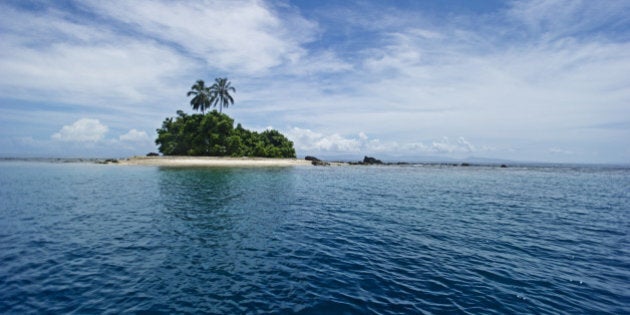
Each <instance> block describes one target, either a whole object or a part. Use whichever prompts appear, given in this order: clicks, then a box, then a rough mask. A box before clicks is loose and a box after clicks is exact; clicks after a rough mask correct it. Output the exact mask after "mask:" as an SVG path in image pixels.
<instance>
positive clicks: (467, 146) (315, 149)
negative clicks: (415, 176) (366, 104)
mask: <svg viewBox="0 0 630 315" xmlns="http://www.w3.org/2000/svg"><path fill="white" fill-rule="evenodd" d="M285 134H286V135H287V137H288V138H289V139H290V140H292V141H293V143H294V146H295V148H296V150H297V151H298V152H302V153H304V154H318V153H331V154H350V153H361V154H363V153H365V154H374V153H382V154H389V155H392V154H393V155H407V156H413V155H422V154H438V155H457V156H461V155H462V154H472V153H478V152H484V151H489V150H490V149H489V148H488V147H485V146H481V147H477V146H475V145H473V144H472V143H471V142H470V141H468V140H466V139H465V138H464V137H458V138H457V140H455V141H451V140H450V139H449V138H448V137H442V138H441V139H439V140H434V141H431V143H430V144H429V145H425V144H424V143H423V142H419V141H415V142H402V143H401V142H398V141H381V140H379V139H370V138H369V137H368V135H366V134H365V133H364V132H360V133H359V134H357V135H356V136H341V135H339V134H336V133H333V134H328V135H326V134H323V133H319V132H314V131H312V130H310V129H303V128H298V127H293V128H291V129H290V130H288V131H286V132H285Z"/></svg>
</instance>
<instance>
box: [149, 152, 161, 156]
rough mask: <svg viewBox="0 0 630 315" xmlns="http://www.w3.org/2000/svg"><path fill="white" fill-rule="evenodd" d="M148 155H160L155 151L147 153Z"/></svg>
mask: <svg viewBox="0 0 630 315" xmlns="http://www.w3.org/2000/svg"><path fill="white" fill-rule="evenodd" d="M147 156H160V154H159V153H155V152H149V153H147Z"/></svg>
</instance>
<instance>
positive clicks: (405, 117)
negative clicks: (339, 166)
mask: <svg viewBox="0 0 630 315" xmlns="http://www.w3.org/2000/svg"><path fill="white" fill-rule="evenodd" d="M0 38H2V40H1V41H0V156H47V157H50V156H52V157H57V156H75V157H95V156H98V157H123V156H129V155H135V154H140V155H143V154H145V153H147V152H149V151H156V148H155V145H154V144H153V141H154V139H155V129H156V128H159V127H160V125H161V123H162V121H163V120H164V118H165V117H169V116H174V115H175V111H177V110H179V109H182V110H184V111H187V112H189V113H192V112H193V111H192V109H191V108H190V105H189V99H188V98H187V97H186V92H187V91H188V90H189V88H190V86H191V85H192V84H193V83H194V82H195V80H197V79H204V80H206V81H208V82H211V81H213V80H214V78H216V77H228V78H229V79H230V80H231V82H232V85H233V86H235V87H236V89H237V93H235V95H234V96H235V100H236V102H235V104H234V105H233V106H231V107H230V108H228V109H227V110H226V112H227V113H228V114H229V115H231V116H232V117H233V118H235V120H236V121H237V122H240V123H242V124H243V126H245V127H246V128H250V129H255V130H264V129H266V128H275V129H278V130H280V131H281V132H283V133H284V134H286V135H287V136H288V137H289V138H290V139H291V140H293V141H294V143H295V147H296V149H297V151H298V155H300V156H304V155H307V154H310V155H318V156H322V157H335V156H345V157H356V159H361V158H362V157H363V155H366V154H368V155H374V156H377V157H383V158H385V159H393V160H395V159H399V158H400V159H403V158H404V159H411V160H413V159H415V158H417V159H421V158H422V157H436V158H443V159H449V158H455V159H461V158H467V157H491V158H499V159H510V160H518V161H541V162H587V163H628V162H630V75H629V73H630V2H629V1H625V0H620V1H613V0H611V1H608V0H602V1H578V0H570V1H564V0H547V1H465V0H450V1H411V0H409V1H306V0H301V1H238V0H236V1H207V2H202V1H193V2H179V1H147V2H143V1H76V2H74V1H50V2H48V1H3V2H2V3H0Z"/></svg>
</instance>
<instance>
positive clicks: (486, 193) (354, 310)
mask: <svg viewBox="0 0 630 315" xmlns="http://www.w3.org/2000/svg"><path fill="white" fill-rule="evenodd" d="M629 232H630V169H628V168H619V167H617V168H615V167H594V166H588V167H584V166H577V167H569V166H556V167H542V166H536V167H533V166H531V167H529V166H519V167H509V168H498V167H445V166H387V167H378V166H374V167H367V166H347V167H322V168H319V167H294V168H159V167H140V166H116V165H97V164H88V163H41V162H19V161H5V162H0V313H3V314H4V313H9V314H11V313H14V314H22V313H81V314H83V313H112V314H119V313H217V314H249V313H263V314H268V313H301V314H423V313H424V314H430V313H462V314H479V313H484V314H510V313H512V314H525V313H532V314H594V313H611V314H628V313H630V237H629Z"/></svg>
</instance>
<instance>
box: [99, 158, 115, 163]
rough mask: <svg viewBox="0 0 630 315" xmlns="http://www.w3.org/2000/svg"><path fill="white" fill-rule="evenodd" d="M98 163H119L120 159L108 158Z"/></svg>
mask: <svg viewBox="0 0 630 315" xmlns="http://www.w3.org/2000/svg"><path fill="white" fill-rule="evenodd" d="M96 163H98V164H116V163H118V160H116V159H107V160H104V161H98V162H96Z"/></svg>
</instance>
